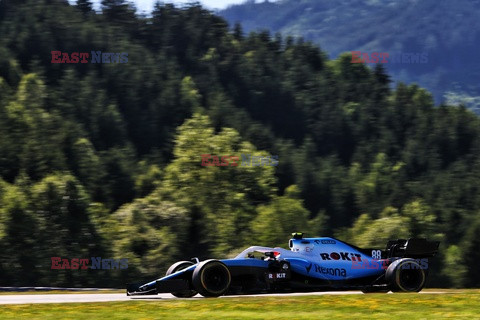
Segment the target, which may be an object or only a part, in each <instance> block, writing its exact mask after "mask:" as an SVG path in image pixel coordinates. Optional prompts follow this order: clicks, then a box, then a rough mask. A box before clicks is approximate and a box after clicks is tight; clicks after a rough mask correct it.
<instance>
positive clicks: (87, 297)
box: [0, 291, 444, 304]
mask: <svg viewBox="0 0 480 320" xmlns="http://www.w3.org/2000/svg"><path fill="white" fill-rule="evenodd" d="M432 293H433V294H435V293H444V292H432V291H427V292H425V294H432ZM348 294H363V293H362V292H361V291H323V292H308V293H303V292H302V293H285V294H261V295H242V296H224V297H221V298H223V299H228V298H230V297H256V296H262V297H265V296H278V297H281V296H308V295H348ZM173 299H178V298H175V297H174V296H172V295H171V294H169V293H162V294H158V295H151V296H133V297H127V295H126V294H125V293H83V294H76V293H69V294H22V295H20V294H18V295H0V304H31V303H84V302H110V301H131V300H146V301H155V300H158V301H161V300H173ZM190 299H204V298H203V297H202V296H200V295H197V296H195V297H194V298H190Z"/></svg>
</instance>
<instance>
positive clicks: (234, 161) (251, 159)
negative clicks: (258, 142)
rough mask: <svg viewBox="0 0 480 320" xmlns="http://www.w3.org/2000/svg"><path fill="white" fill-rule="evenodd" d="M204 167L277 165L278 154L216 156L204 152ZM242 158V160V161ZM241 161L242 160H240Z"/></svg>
mask: <svg viewBox="0 0 480 320" xmlns="http://www.w3.org/2000/svg"><path fill="white" fill-rule="evenodd" d="M201 156H202V166H203V167H213V166H215V167H227V166H231V167H237V166H238V164H239V163H240V166H241V167H263V166H277V165H278V156H265V157H264V156H253V155H250V154H241V155H240V157H239V156H216V155H211V154H202V155H201ZM240 159H241V161H240ZM239 161H240V162H239Z"/></svg>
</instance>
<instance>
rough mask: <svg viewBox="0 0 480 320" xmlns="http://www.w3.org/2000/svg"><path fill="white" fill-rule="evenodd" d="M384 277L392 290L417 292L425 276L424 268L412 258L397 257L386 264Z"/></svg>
mask: <svg viewBox="0 0 480 320" xmlns="http://www.w3.org/2000/svg"><path fill="white" fill-rule="evenodd" d="M385 278H386V279H387V282H388V283H389V285H390V288H391V290H392V291H393V292H419V291H420V290H422V289H423V287H424V285H425V281H426V278H427V275H426V272H425V270H424V269H423V268H422V267H421V266H420V264H419V263H418V262H417V261H415V260H414V259H408V258H406V259H399V260H396V261H394V262H393V263H392V264H391V265H389V266H388V269H387V271H386V273H385Z"/></svg>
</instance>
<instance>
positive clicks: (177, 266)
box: [166, 261, 197, 298]
mask: <svg viewBox="0 0 480 320" xmlns="http://www.w3.org/2000/svg"><path fill="white" fill-rule="evenodd" d="M193 265H194V263H193V262H191V261H178V262H175V263H174V264H172V265H171V266H170V268H168V270H167V273H166V275H167V276H168V275H170V274H172V273H175V272H177V271H180V270H183V269H185V268H188V267H190V266H193ZM172 294H173V295H174V296H175V297H178V298H191V297H193V296H194V295H196V294H197V291H195V290H185V291H180V292H172Z"/></svg>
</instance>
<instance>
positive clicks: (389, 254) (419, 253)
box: [351, 238, 440, 259]
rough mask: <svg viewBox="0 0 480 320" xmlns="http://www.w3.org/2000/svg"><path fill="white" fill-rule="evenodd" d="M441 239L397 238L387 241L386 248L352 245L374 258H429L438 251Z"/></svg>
mask: <svg viewBox="0 0 480 320" xmlns="http://www.w3.org/2000/svg"><path fill="white" fill-rule="evenodd" d="M439 245H440V242H439V241H428V240H427V239H424V238H410V239H397V240H390V241H388V242H387V247H386V248H385V250H379V249H378V248H358V247H356V246H353V245H351V246H352V247H354V248H355V249H357V250H358V251H360V252H362V253H364V254H366V255H368V256H371V257H373V258H374V259H387V258H393V257H397V258H428V257H433V256H435V255H436V254H437V252H438V247H439Z"/></svg>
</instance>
